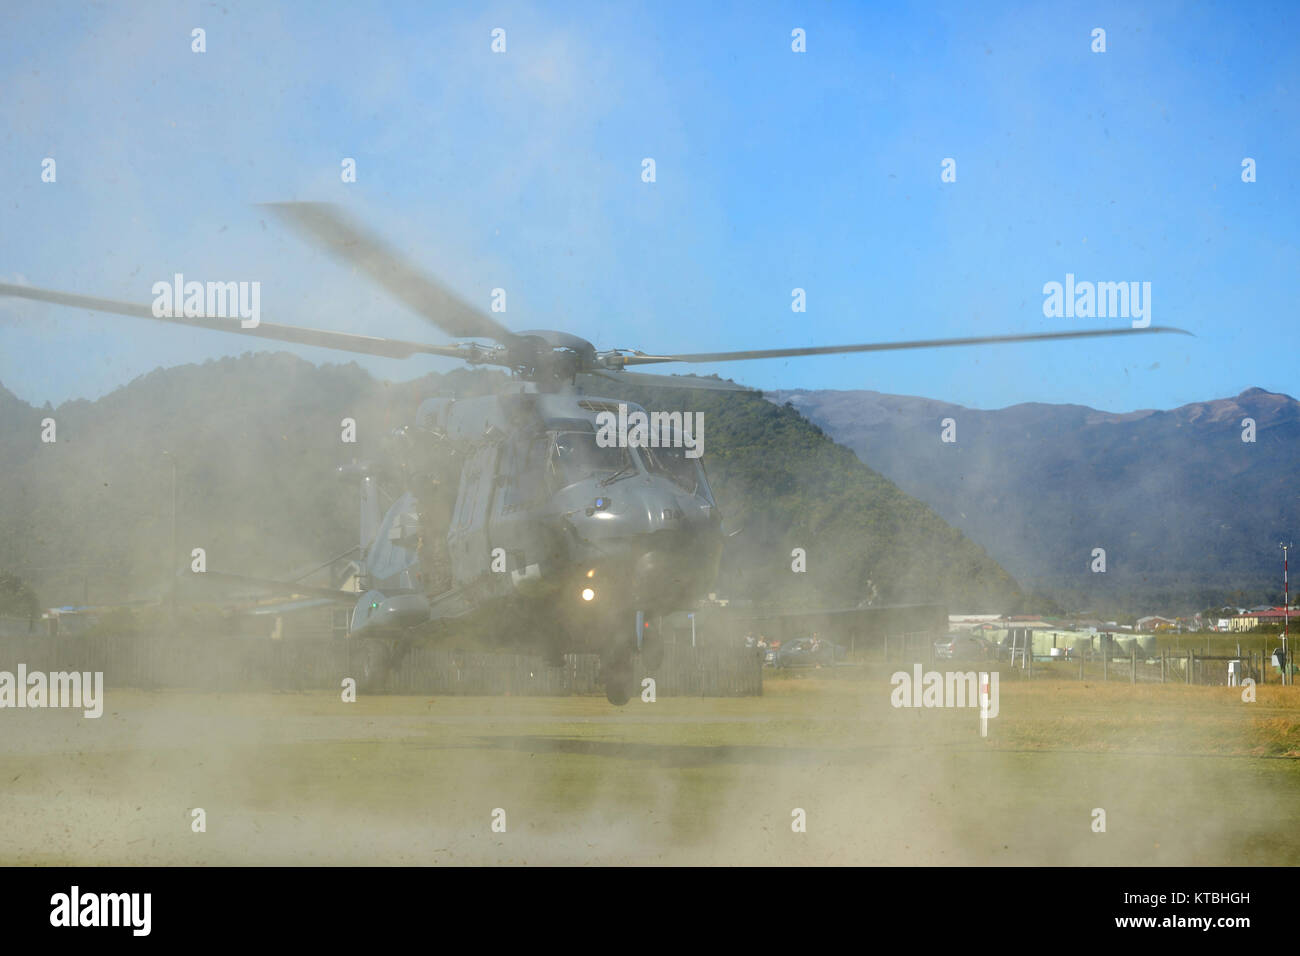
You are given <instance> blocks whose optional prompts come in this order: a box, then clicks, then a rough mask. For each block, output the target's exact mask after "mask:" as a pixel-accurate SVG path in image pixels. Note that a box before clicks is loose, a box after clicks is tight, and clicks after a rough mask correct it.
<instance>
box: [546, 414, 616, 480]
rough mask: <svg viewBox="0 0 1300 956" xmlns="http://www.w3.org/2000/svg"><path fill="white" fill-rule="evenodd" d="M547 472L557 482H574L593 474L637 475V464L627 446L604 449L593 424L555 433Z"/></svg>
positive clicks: (604, 475)
mask: <svg viewBox="0 0 1300 956" xmlns="http://www.w3.org/2000/svg"><path fill="white" fill-rule="evenodd" d="M553 435H554V440H553V441H552V442H551V454H550V460H549V462H548V464H547V471H548V472H549V474H550V477H551V480H552V481H554V482H555V483H556V484H557V485H559V486H561V487H563V486H564V485H571V484H573V483H574V482H575V481H581V480H583V479H584V478H591V477H593V476H595V477H600V478H609V477H612V476H615V475H635V474H636V473H637V470H636V464H635V462H633V460H632V458H631V456H629V455H628V451H627V449H626V448H619V447H612V448H602V447H601V446H600V445H599V444H597V442H596V433H595V431H594V430H592V429H591V427H590V426H588V427H587V428H572V429H566V430H564V431H557V432H554V433H553Z"/></svg>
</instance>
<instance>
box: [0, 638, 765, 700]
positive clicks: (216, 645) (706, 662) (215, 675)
mask: <svg viewBox="0 0 1300 956" xmlns="http://www.w3.org/2000/svg"><path fill="white" fill-rule="evenodd" d="M361 662H362V648H361V647H360V645H359V644H358V643H356V642H353V641H349V640H330V639H325V640H279V641H273V640H268V639H266V638H223V639H218V640H200V639H194V638H161V637H101V638H93V639H91V638H85V637H80V636H70V635H60V636H56V637H48V636H44V635H23V636H17V637H15V636H6V637H0V671H9V672H14V671H16V669H17V667H18V665H19V664H25V665H26V667H27V670H28V672H29V673H30V672H33V671H47V672H48V671H73V670H76V671H92V672H93V671H102V672H103V674H104V683H105V685H106V686H109V687H137V688H143V689H159V688H177V689H181V688H186V689H196V690H208V691H268V690H269V691H307V690H338V689H339V688H340V686H341V684H342V681H343V679H344V678H346V677H352V678H355V679H357V681H358V683H359V684H360V683H361V673H362V671H361ZM634 664H635V666H634V672H635V674H636V676H637V689H638V692H639V691H640V681H641V679H642V678H645V677H652V678H654V680H655V693H656V695H657V696H660V697H673V696H676V697H688V696H694V697H740V696H750V695H758V694H762V692H763V675H762V667H761V664H760V662H759V660H758V657H757V655H756V654H755V653H754V652H753V651H752V650H744V649H729V648H691V647H682V646H675V645H668V646H667V647H665V648H664V658H663V662H662V664H661V665H660V666H659V667H658V668H657V669H650V668H648V667H646V666H645V665H644V664H643V663H642V662H641V661H640V660H639V659H637V660H635V661H634ZM372 691H373V689H372ZM380 692H386V693H392V694H471V695H517V696H542V697H547V696H568V695H573V694H603V693H604V685H603V684H602V683H601V675H600V657H599V656H598V655H596V654H567V655H565V657H564V665H563V666H562V667H560V666H554V665H548V664H546V663H545V662H544V661H543V659H542V658H541V657H538V656H533V655H528V654H509V653H468V652H461V651H455V650H443V649H437V648H432V647H412V648H409V649H408V650H407V651H406V652H405V654H403V655H401V657H400V658H399V659H398V661H397V663H396V664H395V666H394V667H393V668H392V669H391V670H390V672H389V674H388V676H387V679H386V681H385V682H384V684H383V686H382V688H381V689H380Z"/></svg>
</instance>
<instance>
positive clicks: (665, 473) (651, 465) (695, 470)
mask: <svg viewBox="0 0 1300 956" xmlns="http://www.w3.org/2000/svg"><path fill="white" fill-rule="evenodd" d="M640 452H641V460H642V461H644V462H645V467H646V471H648V472H649V473H650V474H652V475H660V476H662V477H664V478H667V479H668V480H669V481H671V482H672V483H673V484H675V485H676V486H677V487H678V488H681V489H682V490H683V491H685V492H686V493H687V494H691V495H693V494H696V493H697V492H699V491H700V490H701V484H702V482H701V480H700V479H701V477H702V476H701V474H700V466H699V464H698V463H697V462H698V459H695V458H687V457H686V449H685V448H682V447H680V443H679V442H666V443H664V444H661V445H660V447H658V448H649V447H644V448H641V449H640ZM706 496H707V495H706Z"/></svg>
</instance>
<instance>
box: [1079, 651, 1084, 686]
mask: <svg viewBox="0 0 1300 956" xmlns="http://www.w3.org/2000/svg"><path fill="white" fill-rule="evenodd" d="M1083 657H1084V652H1083V651H1079V680H1083Z"/></svg>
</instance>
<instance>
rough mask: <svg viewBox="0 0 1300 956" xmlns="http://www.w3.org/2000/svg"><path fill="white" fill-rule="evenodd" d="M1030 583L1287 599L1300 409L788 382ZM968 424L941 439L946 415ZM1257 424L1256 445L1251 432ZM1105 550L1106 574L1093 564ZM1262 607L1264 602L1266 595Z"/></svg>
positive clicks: (1155, 595) (813, 416) (1158, 603)
mask: <svg viewBox="0 0 1300 956" xmlns="http://www.w3.org/2000/svg"><path fill="white" fill-rule="evenodd" d="M766 397H767V398H768V399H769V400H771V401H773V402H776V403H785V402H789V403H790V404H791V405H792V406H793V407H794V408H796V409H798V410H799V411H800V412H802V413H803V414H804V415H805V416H807V418H808V419H809V420H810V421H812V422H814V423H816V424H818V425H820V426H821V427H822V428H823V429H824V430H825V431H826V433H827V434H828V435H830V436H831V437H832V438H834V439H835V440H836V441H837V442H840V443H842V444H844V445H847V446H848V447H850V448H852V449H853V451H854V452H855V453H856V454H857V455H858V457H859V458H861V459H862V460H863V462H865V463H866V464H868V465H870V466H871V467H872V468H874V469H876V470H877V471H879V472H880V473H881V474H883V475H884V476H885V477H887V478H889V479H890V480H891V481H893V482H894V483H895V484H897V485H898V486H899V488H901V489H902V490H903V491H904V492H906V493H907V494H910V495H913V496H915V497H917V498H919V499H920V500H922V501H924V502H925V503H926V504H928V505H929V506H930V507H932V508H934V510H935V511H936V512H938V513H939V514H940V515H941V516H942V517H943V518H944V519H945V520H947V521H949V522H950V523H951V524H953V525H954V526H955V527H957V528H959V529H961V530H962V531H963V532H965V533H966V534H967V535H969V536H970V537H971V538H972V539H974V540H975V541H976V542H977V543H978V544H980V545H981V546H983V547H984V548H985V549H986V550H987V551H988V552H989V554H990V555H992V556H993V557H994V558H995V559H997V561H998V562H999V563H1000V564H1001V565H1002V566H1003V567H1005V568H1006V569H1007V570H1008V571H1010V572H1011V573H1012V574H1013V575H1014V576H1015V577H1016V578H1017V579H1018V580H1019V581H1020V582H1021V583H1022V585H1025V586H1027V587H1032V588H1039V589H1043V590H1045V591H1046V592H1048V593H1051V594H1053V595H1054V596H1057V597H1058V598H1059V599H1061V600H1063V601H1064V602H1065V603H1067V605H1072V606H1075V607H1080V608H1082V607H1089V606H1092V605H1094V604H1095V605H1102V606H1108V607H1116V606H1121V605H1122V606H1132V607H1133V608H1134V609H1138V608H1152V609H1159V608H1163V609H1165V610H1176V609H1179V608H1183V609H1187V610H1192V609H1197V608H1199V607H1204V606H1205V604H1202V603H1201V602H1203V601H1207V602H1209V601H1213V600H1214V599H1215V595H1219V594H1224V595H1226V594H1229V593H1231V592H1235V591H1242V592H1245V593H1249V594H1256V593H1258V594H1260V595H1261V597H1262V595H1263V594H1264V593H1271V592H1272V591H1273V590H1276V591H1277V592H1278V594H1277V596H1278V598H1280V592H1281V552H1280V549H1279V548H1278V544H1279V542H1281V541H1290V540H1292V538H1293V537H1294V536H1296V532H1297V531H1300V485H1298V484H1297V478H1300V402H1297V401H1296V400H1295V399H1293V398H1291V397H1290V396H1287V395H1283V394H1279V393H1275V392H1268V391H1265V390H1264V389H1260V388H1251V389H1247V390H1246V391H1244V392H1242V393H1241V394H1240V395H1237V396H1235V397H1233V398H1225V399H1217V400H1214V401H1207V402H1195V403H1192V404H1189V405H1184V406H1182V407H1180V408H1175V409H1172V410H1170V411H1159V410H1152V409H1146V410H1141V411H1134V412H1126V413H1120V414H1116V413H1111V412H1103V411H1098V410H1096V409H1092V408H1087V407H1085V406H1081V405H1047V404H1023V405H1013V406H1011V407H1009V408H1003V409H998V410H994V411H981V410H975V409H967V408H964V407H962V406H959V405H953V404H950V403H946V402H939V401H935V400H932V399H926V398H913V397H908V396H900V395H886V394H883V393H880V392H873V391H831V390H820V391H809V390H802V389H801V390H792V391H775V392H769V393H767V395H766ZM945 419H951V420H952V422H953V423H954V425H955V438H956V441H954V442H944V441H942V434H941V432H942V429H943V424H942V423H943V421H944V420H945ZM1245 419H1251V420H1253V422H1254V438H1255V440H1254V441H1253V442H1246V441H1243V434H1245V433H1246V429H1247V427H1248V426H1247V425H1243V420H1245ZM1094 548H1103V549H1105V557H1106V571H1105V573H1097V572H1094V571H1092V570H1091V566H1092V564H1093V562H1094V559H1093V557H1092V553H1093V549H1094ZM1251 603H1255V602H1251Z"/></svg>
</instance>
